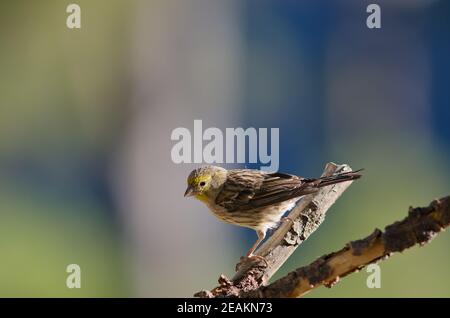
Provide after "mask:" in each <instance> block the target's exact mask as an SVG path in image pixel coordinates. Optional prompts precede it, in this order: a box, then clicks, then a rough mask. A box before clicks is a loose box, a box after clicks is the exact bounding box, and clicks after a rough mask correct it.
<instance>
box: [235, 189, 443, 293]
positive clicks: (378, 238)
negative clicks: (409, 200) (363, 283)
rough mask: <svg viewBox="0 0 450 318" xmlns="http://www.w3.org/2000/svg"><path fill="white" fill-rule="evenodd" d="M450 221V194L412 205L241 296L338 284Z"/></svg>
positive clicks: (426, 238)
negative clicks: (419, 205)
mask: <svg viewBox="0 0 450 318" xmlns="http://www.w3.org/2000/svg"><path fill="white" fill-rule="evenodd" d="M449 225H450V196H447V197H445V198H442V199H439V200H435V201H433V202H431V203H430V205H429V206H428V207H425V208H415V209H412V208H410V210H409V213H408V216H407V217H406V218H405V219H403V220H402V221H398V222H395V223H393V224H391V225H388V226H387V227H386V228H385V231H384V232H382V231H380V230H379V229H375V231H374V232H373V233H372V234H371V235H369V236H368V237H366V238H364V239H362V240H357V241H353V242H350V243H348V244H347V245H346V246H345V247H344V248H343V249H341V250H340V251H338V252H334V253H331V254H328V255H325V256H322V257H320V258H318V259H317V260H316V261H314V262H313V263H312V264H310V265H308V266H305V267H301V268H298V269H297V270H295V271H293V272H291V273H289V274H288V275H286V276H285V277H283V278H281V279H279V280H277V281H275V282H274V283H272V284H270V285H269V286H263V287H261V288H259V289H257V290H252V291H249V292H241V293H240V294H239V297H252V298H257V297H300V296H302V295H304V294H306V293H307V292H309V291H310V290H312V289H314V288H316V287H318V286H321V285H325V286H327V287H332V286H334V285H335V284H336V283H337V282H338V281H339V280H340V279H341V278H342V277H344V276H346V275H348V274H351V273H353V272H355V271H356V270H359V269H361V268H362V267H364V266H366V265H368V264H370V263H375V262H377V261H379V260H385V259H387V258H388V257H389V256H391V255H392V254H393V253H394V252H402V251H403V250H405V249H407V248H410V247H412V246H414V245H424V244H426V243H429V242H430V241H431V240H432V239H433V238H434V237H435V236H436V235H437V234H438V233H439V232H441V231H443V230H444V229H445V228H447V227H448V226H449Z"/></svg>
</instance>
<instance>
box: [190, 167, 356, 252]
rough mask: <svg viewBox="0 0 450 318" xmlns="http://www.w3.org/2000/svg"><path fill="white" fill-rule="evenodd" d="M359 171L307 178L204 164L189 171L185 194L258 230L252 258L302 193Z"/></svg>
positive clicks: (351, 177)
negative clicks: (270, 231)
mask: <svg viewBox="0 0 450 318" xmlns="http://www.w3.org/2000/svg"><path fill="white" fill-rule="evenodd" d="M359 171H360V170H358V171H350V172H344V173H340V174H335V175H332V176H330V177H321V178H317V179H305V178H302V177H299V176H295V175H290V174H285V173H279V172H277V173H267V172H263V171H260V170H253V169H233V170H227V169H224V168H221V167H217V166H204V167H201V168H198V169H195V170H193V171H192V172H191V173H190V174H189V176H188V178H187V189H186V192H185V193H184V196H185V197H188V196H194V197H195V198H197V199H198V200H200V201H202V202H203V203H205V204H206V206H207V207H208V208H209V210H210V211H211V212H212V214H213V215H215V216H216V217H217V218H219V219H220V220H222V221H224V222H226V223H230V224H234V225H238V226H244V227H248V228H251V229H253V230H255V231H256V234H257V236H258V239H257V240H256V242H255V244H253V246H252V247H251V248H250V250H249V251H248V252H247V254H246V257H248V258H252V257H253V256H254V254H253V253H254V251H255V250H256V248H257V247H258V245H259V244H260V243H261V242H262V241H263V240H264V238H265V237H266V233H267V230H269V229H271V228H274V227H276V226H277V224H278V223H279V222H280V220H281V218H282V217H283V214H284V213H286V212H287V211H288V210H290V209H292V208H293V207H294V206H295V204H296V203H297V201H298V200H300V198H301V197H302V196H303V195H306V194H311V193H314V192H317V191H318V190H319V188H322V187H325V186H328V185H332V184H335V183H339V182H345V181H351V180H355V179H358V178H360V177H361V174H360V173H359Z"/></svg>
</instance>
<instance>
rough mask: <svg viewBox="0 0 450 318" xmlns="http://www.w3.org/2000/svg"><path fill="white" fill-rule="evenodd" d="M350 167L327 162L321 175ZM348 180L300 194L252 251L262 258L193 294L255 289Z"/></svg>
mask: <svg viewBox="0 0 450 318" xmlns="http://www.w3.org/2000/svg"><path fill="white" fill-rule="evenodd" d="M346 171H351V169H350V167H349V166H347V165H339V166H338V165H336V164H334V163H328V164H327V165H326V167H325V170H324V172H323V173H322V176H330V175H332V174H334V173H342V172H346ZM351 183H352V182H351V181H349V182H343V183H338V184H334V185H331V186H327V187H324V188H321V189H320V190H319V191H318V192H316V193H314V194H311V195H306V196H304V197H303V198H302V199H301V200H300V201H299V202H298V203H297V205H296V206H295V207H294V209H292V211H291V212H290V213H289V215H288V217H287V218H288V219H289V220H292V222H283V223H282V224H281V225H280V226H279V227H278V229H277V230H276V231H275V232H274V233H273V234H272V235H271V237H270V238H269V239H268V240H267V241H266V242H265V243H264V244H263V245H262V246H261V247H260V248H259V249H258V250H257V251H256V254H257V255H259V256H262V257H264V259H265V260H266V262H267V264H265V263H264V262H259V263H257V264H255V263H245V262H244V263H240V264H238V266H237V267H238V271H237V273H236V274H235V276H234V277H233V278H232V279H231V280H228V279H227V278H226V277H224V276H223V275H221V276H220V278H219V285H220V286H218V287H216V288H214V289H213V290H212V291H201V292H199V293H197V294H195V295H194V296H197V297H239V296H240V295H241V294H242V293H246V292H251V291H252V290H257V289H258V288H260V287H261V286H263V285H264V284H266V283H267V282H268V281H269V279H270V278H271V277H272V276H273V275H274V274H275V273H276V271H277V270H278V269H279V268H280V267H281V266H282V265H283V264H284V263H285V262H286V260H287V259H288V258H289V256H291V255H292V253H293V252H294V251H295V250H296V248H297V247H298V246H299V245H300V244H301V243H303V242H304V241H305V240H306V239H307V238H308V237H309V236H310V235H311V234H312V233H313V232H314V231H316V230H317V228H318V227H319V226H320V225H321V224H322V222H323V221H324V219H325V214H326V212H327V210H328V209H329V208H330V207H331V206H332V205H333V204H334V202H335V201H336V200H337V199H338V198H339V197H340V196H341V194H342V193H343V192H344V191H345V190H346V189H347V188H348V187H349V186H350V184H351Z"/></svg>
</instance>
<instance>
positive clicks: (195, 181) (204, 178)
mask: <svg viewBox="0 0 450 318" xmlns="http://www.w3.org/2000/svg"><path fill="white" fill-rule="evenodd" d="M226 173H227V170H226V169H224V168H221V167H216V166H204V167H201V168H197V169H195V170H192V172H191V173H190V174H189V176H188V178H187V189H186V192H185V193H184V196H185V197H190V196H195V197H196V198H197V199H199V200H201V201H204V202H206V201H209V200H211V199H214V198H215V196H216V195H217V193H218V191H220V188H221V186H222V184H223V183H224V182H225V180H226Z"/></svg>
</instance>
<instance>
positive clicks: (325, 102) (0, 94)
mask: <svg viewBox="0 0 450 318" xmlns="http://www.w3.org/2000/svg"><path fill="white" fill-rule="evenodd" d="M69 3H71V2H67V1H61V0H48V1H44V0H42V1H1V2H0V233H1V240H0V253H1V261H0V296H2V297H11V296H27V297H49V296H58V297H82V296H87V297H94V296H97V297H113V296H123V297H131V296H137V297H148V296H157V297H165V296H177V297H180V296H191V295H192V294H193V293H194V292H196V291H198V290H200V289H203V288H211V287H213V286H214V285H215V282H216V279H217V277H218V275H219V274H220V273H224V274H226V275H228V276H231V275H232V274H233V271H232V269H233V268H234V264H235V263H236V262H237V260H238V259H239V257H240V256H241V255H242V254H243V253H245V251H246V250H247V249H248V247H249V246H250V245H251V244H252V241H254V239H255V238H256V237H255V234H254V233H253V232H252V231H250V230H246V229H243V228H235V227H233V226H231V225H226V224H222V223H220V222H218V221H217V220H216V219H215V218H213V217H212V216H211V215H210V214H209V213H208V212H207V210H206V208H205V207H204V206H203V205H201V204H200V203H198V202H194V201H193V200H186V199H184V198H183V195H182V194H183V191H184V187H185V178H186V176H187V174H188V173H189V171H190V170H191V169H192V168H194V167H196V165H190V164H185V165H176V164H174V163H173V162H172V161H171V157H170V150H171V147H172V146H173V144H174V143H173V142H172V141H171V140H170V134H171V131H172V130H173V129H174V128H177V127H187V128H189V129H193V120H194V119H202V120H203V125H204V128H206V127H212V126H214V127H219V128H225V127H239V126H243V127H250V126H253V127H268V128H270V127H277V128H280V170H281V171H285V172H289V173H294V174H299V175H303V176H307V177H314V176H317V175H319V174H320V173H321V171H322V169H323V167H324V165H325V163H326V162H328V161H334V162H338V163H348V164H350V165H351V166H352V167H353V168H361V167H364V168H365V173H364V178H363V179H361V180H360V181H358V182H357V183H355V184H353V185H352V187H351V188H350V189H349V190H348V191H346V193H345V194H344V195H343V196H342V198H341V199H339V200H338V202H337V203H336V204H335V205H334V206H333V208H332V209H331V210H330V211H329V213H328V215H327V219H326V221H325V222H324V223H323V225H322V226H321V227H320V229H319V230H318V231H317V232H316V233H315V234H314V235H313V236H312V237H311V238H310V239H309V240H308V241H306V242H305V243H304V244H303V245H302V246H301V248H299V249H298V250H297V252H296V253H295V254H294V255H293V257H291V259H290V260H289V261H288V262H287V263H286V264H285V266H284V267H283V268H282V270H281V271H280V272H279V273H278V274H277V276H276V277H279V276H280V275H283V274H285V273H287V272H288V271H290V270H292V269H294V268H296V267H298V266H300V265H306V264H308V263H310V262H311V261H313V260H314V259H315V258H317V257H319V256H321V255H322V254H324V253H327V252H331V251H334V250H337V249H340V248H341V247H342V246H343V245H344V244H345V243H346V242H348V241H349V240H353V239H358V238H362V237H364V236H366V235H368V234H369V233H371V232H372V230H373V229H374V228H375V227H379V228H383V227H384V226H385V225H387V224H389V223H392V222H393V221H395V220H398V219H401V218H403V217H404V216H406V213H407V210H408V207H409V206H424V205H427V204H428V203H429V202H430V201H431V200H433V199H435V198H439V197H443V196H445V195H448V194H449V189H450V178H449V176H450V166H449V162H450V125H449V120H450V110H449V109H450V90H449V89H448V83H449V82H450V60H449V59H448V56H450V37H449V30H450V19H449V16H450V2H449V1H445V0H440V1H439V0H396V1H387V0H384V1H378V2H377V3H378V4H379V5H380V6H381V9H382V28H381V29H379V30H369V29H368V28H367V27H366V25H365V21H366V17H367V13H366V7H367V5H368V4H369V3H370V1H359V0H337V1H332V3H331V1H325V0H320V1H313V0H306V1H276V0H272V1H257V0H246V1H238V0H228V1H209V0H189V1H157V0H154V1H143V0H142V1H138V0H135V1H125V0H120V1H119V0H95V1H87V0H78V1H76V2H75V3H77V4H78V5H80V7H81V19H82V20H81V21H82V22H81V25H82V27H81V29H78V30H71V29H68V28H67V27H66V18H67V15H68V14H67V13H66V7H67V5H68V4H69ZM247 166H248V167H253V168H257V167H258V166H257V165H247ZM449 245H450V235H448V233H444V234H442V235H439V236H438V237H437V238H436V239H435V240H434V241H433V242H432V243H431V244H429V245H426V246H425V247H423V248H414V249H412V250H409V251H406V252H404V253H403V255H396V256H394V257H392V258H390V259H389V260H387V261H385V262H383V263H381V275H382V282H381V288H380V289H369V288H367V287H366V278H367V276H368V274H367V273H366V272H365V270H362V271H361V272H359V273H357V274H353V275H350V276H349V277H347V278H345V279H344V280H343V281H342V282H340V283H339V284H338V285H337V286H335V287H334V288H333V289H331V290H329V289H325V288H319V289H317V290H315V291H313V292H312V293H311V294H309V295H308V297H318V296H321V297H347V296H356V297H400V296H406V297H418V296H421V297H433V296H437V297H448V296H450V284H449V283H450V279H449V274H448V268H450V254H449ZM72 263H76V264H79V265H80V267H81V272H82V276H81V277H82V278H81V285H82V287H81V288H80V289H68V288H67V287H66V284H65V281H66V277H67V275H68V274H67V273H66V266H67V265H69V264H72Z"/></svg>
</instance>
